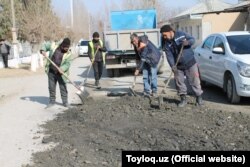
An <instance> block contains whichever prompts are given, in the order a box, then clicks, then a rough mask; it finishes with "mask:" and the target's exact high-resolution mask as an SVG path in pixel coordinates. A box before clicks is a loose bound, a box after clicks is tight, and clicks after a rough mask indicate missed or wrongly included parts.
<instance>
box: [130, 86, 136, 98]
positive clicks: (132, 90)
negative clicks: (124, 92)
mask: <svg viewBox="0 0 250 167" xmlns="http://www.w3.org/2000/svg"><path fill="white" fill-rule="evenodd" d="M129 90H130V92H131V93H132V95H133V96H136V93H135V90H134V89H133V88H131V87H129Z"/></svg>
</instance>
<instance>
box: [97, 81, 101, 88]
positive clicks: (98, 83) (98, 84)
mask: <svg viewBox="0 0 250 167" xmlns="http://www.w3.org/2000/svg"><path fill="white" fill-rule="evenodd" d="M96 89H101V83H100V82H99V81H98V82H97V85H96Z"/></svg>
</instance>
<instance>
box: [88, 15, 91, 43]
mask: <svg viewBox="0 0 250 167" xmlns="http://www.w3.org/2000/svg"><path fill="white" fill-rule="evenodd" d="M90 17H91V16H90V13H89V11H88V22H89V28H88V29H89V40H91V34H90V33H91V30H90V28H91V27H90V24H91V18H90Z"/></svg>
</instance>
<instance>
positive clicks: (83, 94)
mask: <svg viewBox="0 0 250 167" xmlns="http://www.w3.org/2000/svg"><path fill="white" fill-rule="evenodd" d="M76 94H77V95H78V96H79V98H80V100H81V101H82V104H84V102H85V101H86V100H87V98H88V97H89V92H88V91H87V90H86V89H84V87H83V86H81V87H80V90H78V91H77V92H76Z"/></svg>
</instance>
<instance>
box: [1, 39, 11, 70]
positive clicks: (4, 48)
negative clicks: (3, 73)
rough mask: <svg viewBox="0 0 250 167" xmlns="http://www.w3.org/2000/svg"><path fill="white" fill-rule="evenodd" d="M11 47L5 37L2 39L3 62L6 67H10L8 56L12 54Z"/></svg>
mask: <svg viewBox="0 0 250 167" xmlns="http://www.w3.org/2000/svg"><path fill="white" fill-rule="evenodd" d="M10 48H11V46H10V45H9V44H7V42H6V41H5V39H0V54H1V55H2V58H3V64H4V68H8V67H9V66H8V56H9V54H10Z"/></svg>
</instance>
